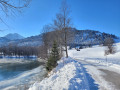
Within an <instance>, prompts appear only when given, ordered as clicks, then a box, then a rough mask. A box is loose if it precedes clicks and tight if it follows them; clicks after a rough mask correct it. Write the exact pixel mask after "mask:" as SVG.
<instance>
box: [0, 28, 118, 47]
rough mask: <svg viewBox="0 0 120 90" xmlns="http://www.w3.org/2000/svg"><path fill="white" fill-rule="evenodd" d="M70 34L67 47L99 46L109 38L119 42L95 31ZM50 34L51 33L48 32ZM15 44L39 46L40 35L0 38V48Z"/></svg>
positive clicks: (113, 36) (109, 35)
mask: <svg viewBox="0 0 120 90" xmlns="http://www.w3.org/2000/svg"><path fill="white" fill-rule="evenodd" d="M71 31H72V32H71V33H75V35H74V40H73V42H69V41H68V42H69V45H72V44H74V45H85V44H86V45H90V44H93V45H99V44H102V43H103V42H104V40H105V38H107V37H111V38H113V39H114V41H116V42H119V41H120V39H119V38H118V37H117V36H115V35H112V34H108V33H104V32H103V33H102V32H99V31H95V30H77V29H75V28H72V30H71ZM50 33H52V32H50ZM9 44H15V45H19V46H40V45H41V44H42V34H40V35H36V36H31V37H27V38H24V37H22V36H21V35H19V34H8V35H6V36H5V37H1V38H0V46H3V45H9Z"/></svg>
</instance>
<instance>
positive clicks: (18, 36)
mask: <svg viewBox="0 0 120 90" xmlns="http://www.w3.org/2000/svg"><path fill="white" fill-rule="evenodd" d="M4 37H5V38H7V39H9V40H17V39H23V38H24V37H23V36H21V35H19V34H17V33H10V34H7V35H6V36H4Z"/></svg>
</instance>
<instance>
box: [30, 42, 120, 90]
mask: <svg viewBox="0 0 120 90" xmlns="http://www.w3.org/2000/svg"><path fill="white" fill-rule="evenodd" d="M114 46H115V47H116V53H115V54H110V55H108V56H107V61H106V56H105V55H104V51H105V50H106V47H103V46H98V45H96V46H93V47H92V48H85V49H81V50H80V51H77V50H75V49H71V50H69V51H68V53H69V56H70V57H71V58H70V57H69V58H68V59H67V58H62V59H61V60H60V61H59V62H58V66H57V67H56V68H54V69H53V70H52V71H51V72H50V73H49V74H48V77H46V78H45V79H43V80H42V81H41V82H36V83H34V84H33V85H32V86H31V87H30V88H29V90H97V89H100V90H115V87H114V86H115V85H114V84H112V83H111V82H108V81H107V80H105V78H104V77H103V76H104V75H105V74H106V73H104V72H102V71H101V70H100V69H103V70H109V71H114V72H116V73H119V74H120V70H119V68H120V59H119V58H120V43H116V44H115V45H114Z"/></svg>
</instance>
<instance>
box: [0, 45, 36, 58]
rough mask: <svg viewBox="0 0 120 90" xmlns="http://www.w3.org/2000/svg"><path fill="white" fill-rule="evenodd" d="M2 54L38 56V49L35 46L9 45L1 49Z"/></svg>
mask: <svg viewBox="0 0 120 90" xmlns="http://www.w3.org/2000/svg"><path fill="white" fill-rule="evenodd" d="M0 54H1V55H2V56H16V57H20V56H25V57H29V56H33V55H35V56H38V47H33V46H17V45H8V46H2V47H0Z"/></svg>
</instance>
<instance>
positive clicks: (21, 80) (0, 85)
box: [0, 58, 44, 90]
mask: <svg viewBox="0 0 120 90" xmlns="http://www.w3.org/2000/svg"><path fill="white" fill-rule="evenodd" d="M38 67H40V69H38ZM42 69H44V68H43V63H42V62H41V63H40V62H38V61H37V60H36V59H34V60H33V58H32V59H20V58H19V59H18V58H4V59H0V90H1V89H3V90H4V88H6V87H9V86H15V87H16V88H18V86H19V87H20V85H22V84H29V83H30V81H33V80H32V79H35V78H34V76H35V77H37V76H39V74H40V73H41V76H40V78H43V77H44V74H43V73H42ZM13 80H14V82H12V81H13ZM31 84H32V83H31ZM11 90H12V89H11ZM15 90H16V89H15Z"/></svg>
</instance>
